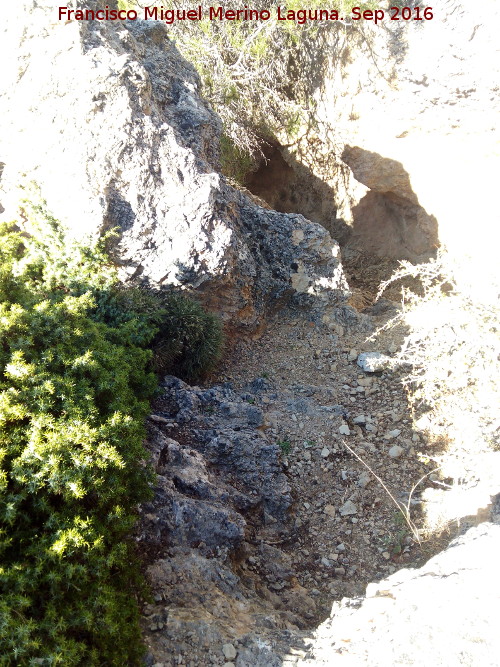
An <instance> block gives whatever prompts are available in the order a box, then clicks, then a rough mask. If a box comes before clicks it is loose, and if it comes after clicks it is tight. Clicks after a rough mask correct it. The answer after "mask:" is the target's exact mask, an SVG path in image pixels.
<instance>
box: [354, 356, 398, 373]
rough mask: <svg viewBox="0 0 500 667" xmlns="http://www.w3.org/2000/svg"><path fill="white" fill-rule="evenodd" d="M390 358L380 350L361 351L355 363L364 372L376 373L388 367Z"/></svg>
mask: <svg viewBox="0 0 500 667" xmlns="http://www.w3.org/2000/svg"><path fill="white" fill-rule="evenodd" d="M390 363H391V358H390V357H388V356H387V355H385V354H382V353H381V352H362V353H361V354H360V355H359V356H358V361H357V364H358V366H359V367H360V368H362V369H363V370H364V371H365V373H378V372H379V371H383V370H385V369H386V368H388V367H389V365H390Z"/></svg>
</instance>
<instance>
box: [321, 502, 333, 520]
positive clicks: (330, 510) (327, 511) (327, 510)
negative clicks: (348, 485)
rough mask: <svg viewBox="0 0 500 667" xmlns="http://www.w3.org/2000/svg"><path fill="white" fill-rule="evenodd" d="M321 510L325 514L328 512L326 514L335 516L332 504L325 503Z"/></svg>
mask: <svg viewBox="0 0 500 667" xmlns="http://www.w3.org/2000/svg"><path fill="white" fill-rule="evenodd" d="M323 512H324V513H325V514H328V516H331V517H334V516H335V507H334V506H333V505H325V506H324V508H323Z"/></svg>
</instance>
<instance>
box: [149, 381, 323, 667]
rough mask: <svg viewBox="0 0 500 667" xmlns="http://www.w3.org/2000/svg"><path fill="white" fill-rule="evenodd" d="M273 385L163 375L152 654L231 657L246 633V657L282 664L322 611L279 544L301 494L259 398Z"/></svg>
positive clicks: (155, 443) (152, 505)
mask: <svg viewBox="0 0 500 667" xmlns="http://www.w3.org/2000/svg"><path fill="white" fill-rule="evenodd" d="M264 387H265V388H268V387H267V385H266V380H265V379H264V378H260V379H257V380H256V381H255V382H254V383H253V384H252V386H250V387H249V388H248V391H246V392H243V393H237V392H235V391H234V390H233V389H232V388H231V386H230V385H229V384H225V385H216V386H213V387H211V388H209V389H200V388H197V387H190V386H188V385H187V384H185V383H184V382H182V381H181V380H178V379H177V378H173V377H167V378H166V379H165V381H164V383H163V388H164V393H163V394H162V396H160V397H159V398H158V399H157V401H156V403H155V405H154V410H155V412H154V414H153V415H151V417H150V420H149V423H150V428H149V438H148V442H147V444H148V448H149V451H150V454H151V463H152V465H153V467H154V469H155V472H156V473H157V477H156V482H155V486H154V497H153V499H152V500H151V502H148V503H145V504H143V505H142V507H141V512H140V514H141V521H140V525H139V529H138V532H137V534H136V540H137V542H138V544H139V549H140V552H141V554H142V555H143V558H144V561H145V562H146V563H148V568H147V575H148V580H149V582H150V584H151V587H152V590H153V593H154V601H153V602H152V603H150V604H148V605H146V607H145V609H144V617H143V629H144V637H145V641H146V645H147V647H148V649H149V657H148V664H154V663H157V662H158V661H160V662H162V663H163V662H164V660H165V656H170V655H171V654H172V651H177V652H178V653H179V654H182V655H189V657H190V659H192V660H194V664H196V665H205V664H219V662H218V659H219V655H220V653H219V652H220V647H224V646H225V645H227V644H228V643H229V644H230V645H231V646H233V644H232V643H231V642H233V641H235V637H238V662H237V664H239V665H242V666H243V665H248V666H250V665H251V666H252V667H257V666H259V667H269V665H276V666H278V665H280V664H281V659H280V658H279V654H280V653H285V652H286V651H288V650H289V647H290V645H291V644H293V643H294V641H293V639H294V635H293V632H294V631H295V632H296V631H297V630H298V629H299V628H301V627H304V625H305V624H306V623H307V622H308V621H310V619H312V618H313V616H314V614H315V612H316V604H315V602H314V601H313V599H312V598H311V597H309V595H308V594H307V592H306V590H305V589H304V588H303V587H302V586H300V584H299V583H298V582H297V579H296V576H295V574H296V573H295V572H294V567H293V565H292V561H291V558H290V556H289V555H288V554H287V553H285V552H284V551H282V550H281V549H280V548H279V546H277V545H280V544H281V543H282V542H284V541H286V539H285V537H286V534H287V532H288V531H289V530H290V527H291V521H290V519H289V518H288V511H289V509H290V506H291V504H292V497H291V489H290V485H289V483H288V480H287V477H286V476H285V474H284V472H283V468H282V462H281V455H280V449H279V447H278V445H277V444H276V442H275V440H273V439H270V438H268V437H266V431H267V429H268V428H269V426H270V424H269V422H268V417H267V416H266V415H265V414H264V412H263V411H262V409H261V408H259V407H257V406H256V405H254V401H255V399H256V396H257V395H258V394H259V393H260V392H261V389H262V388H264ZM171 436H172V437H171ZM174 437H175V440H174ZM260 636H262V637H264V636H266V637H269V638H271V637H272V642H270V643H267V642H263V641H261V640H260ZM297 641H298V638H297ZM232 650H234V647H233V649H232ZM226 652H230V650H229V649H228V650H227V651H226ZM212 656H213V658H212Z"/></svg>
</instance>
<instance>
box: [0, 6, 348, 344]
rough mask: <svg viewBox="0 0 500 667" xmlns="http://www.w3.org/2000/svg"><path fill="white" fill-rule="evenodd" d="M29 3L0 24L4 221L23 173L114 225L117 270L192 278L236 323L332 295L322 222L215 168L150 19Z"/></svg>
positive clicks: (201, 126)
mask: <svg viewBox="0 0 500 667" xmlns="http://www.w3.org/2000/svg"><path fill="white" fill-rule="evenodd" d="M99 1H100V0H99ZM101 4H103V5H104V2H102V3H101ZM83 5H85V6H88V7H90V8H92V7H94V8H95V7H96V6H98V5H99V2H98V0H89V1H88V2H87V3H83ZM31 9H32V7H31V3H28V2H27V1H25V2H22V3H20V6H19V7H16V12H15V13H14V12H13V11H12V12H11V13H9V14H8V16H7V17H6V20H5V21H4V24H3V26H2V29H3V31H4V37H5V38H6V39H7V40H8V43H10V44H11V46H12V49H13V50H17V52H18V53H19V62H20V63H21V67H20V68H19V67H18V63H17V62H16V60H15V59H7V60H6V61H5V60H4V71H3V75H2V81H3V82H4V84H5V88H4V90H3V105H4V108H3V110H2V114H3V119H4V125H3V131H2V137H1V153H0V159H1V160H2V162H4V163H5V169H4V173H3V176H2V181H1V183H0V185H1V188H2V189H1V191H0V201H1V202H2V204H3V206H4V207H5V209H6V211H5V214H4V219H12V218H13V217H15V215H16V204H17V200H18V193H17V191H16V186H18V185H23V184H25V183H27V182H30V181H35V182H36V183H37V184H38V186H39V187H40V190H41V194H42V196H43V197H44V198H45V199H46V200H47V203H48V208H49V210H51V211H52V212H53V214H54V215H55V217H56V218H58V219H60V220H61V221H62V222H63V224H64V225H66V226H67V228H68V229H69V231H70V232H71V233H72V234H74V235H84V234H91V235H93V236H97V235H100V234H103V233H104V232H106V231H108V230H110V229H113V228H116V229H117V230H118V234H119V236H118V240H117V242H116V244H115V248H114V255H115V258H116V261H117V262H118V263H119V264H120V266H121V268H122V274H123V276H124V278H126V279H130V278H140V279H141V280H143V281H146V282H149V283H151V284H154V285H157V286H158V285H160V286H164V287H177V288H182V289H196V290H198V293H199V295H200V298H202V300H204V301H205V303H206V304H207V305H208V306H209V307H210V308H212V309H214V310H217V311H218V312H219V313H221V315H222V316H223V318H224V319H225V320H226V321H227V322H229V323H230V324H231V325H232V326H233V328H238V329H239V330H240V331H252V330H255V329H256V328H257V327H258V326H259V324H260V323H261V320H262V315H263V313H265V312H266V311H267V310H269V309H271V310H272V309H273V308H274V307H275V306H276V305H277V304H279V303H283V302H284V301H286V300H288V299H289V298H291V297H292V296H293V295H294V294H295V293H300V294H301V295H302V297H301V298H302V300H304V295H306V300H307V299H309V301H315V300H316V298H317V297H318V296H319V297H320V301H321V302H322V303H323V304H324V303H326V302H329V303H330V304H334V303H335V302H336V299H338V297H339V296H342V294H343V293H344V292H345V288H346V285H345V281H344V278H343V274H342V269H341V267H340V264H339V260H338V246H337V244H336V243H335V242H334V241H333V240H332V239H331V238H330V236H329V235H328V233H326V232H325V230H324V229H323V228H321V227H320V226H318V225H316V224H313V223H310V222H308V221H307V220H305V219H304V218H303V217H302V216H299V215H294V216H289V215H282V214H279V213H276V212H274V211H270V210H265V209H262V208H260V207H258V206H256V205H255V204H254V203H253V202H252V200H251V199H249V198H247V197H246V196H245V195H244V194H242V193H241V192H239V191H236V190H234V189H233V188H231V187H230V186H229V185H228V184H227V183H226V182H225V180H224V178H223V177H222V176H221V175H220V174H219V173H218V166H219V163H218V159H219V158H218V153H219V137H220V132H221V124H220V121H219V119H218V117H217V116H216V115H215V114H214V113H213V112H212V110H211V109H210V108H209V107H208V106H207V104H206V103H205V102H204V101H203V99H202V98H201V97H200V83H199V79H198V76H197V74H196V73H195V71H194V69H193V68H192V67H191V66H190V65H189V64H188V63H187V62H185V61H184V60H183V59H182V57H181V56H180V55H179V53H178V51H177V50H176V48H175V46H174V44H173V43H172V42H170V41H169V39H168V33H167V29H166V27H165V25H164V24H162V23H161V22H154V21H147V22H145V21H140V20H138V21H133V22H126V23H123V22H111V21H95V22H92V21H91V22H87V21H82V22H77V21H64V20H58V15H57V8H54V6H53V3H49V2H46V1H45V0H40V2H37V5H36V9H35V10H33V11H31ZM4 37H2V39H3V38H4ZM20 138H21V139H22V141H21V139H20ZM21 144H22V145H21Z"/></svg>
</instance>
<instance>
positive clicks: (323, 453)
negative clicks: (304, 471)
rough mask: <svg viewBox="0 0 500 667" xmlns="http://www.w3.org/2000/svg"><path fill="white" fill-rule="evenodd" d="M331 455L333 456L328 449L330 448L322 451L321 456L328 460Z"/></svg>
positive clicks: (324, 448)
mask: <svg viewBox="0 0 500 667" xmlns="http://www.w3.org/2000/svg"><path fill="white" fill-rule="evenodd" d="M330 454H331V452H330V450H329V449H328V447H323V449H322V450H321V456H322V457H323V458H324V459H327V458H328V457H329V456H330Z"/></svg>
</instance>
